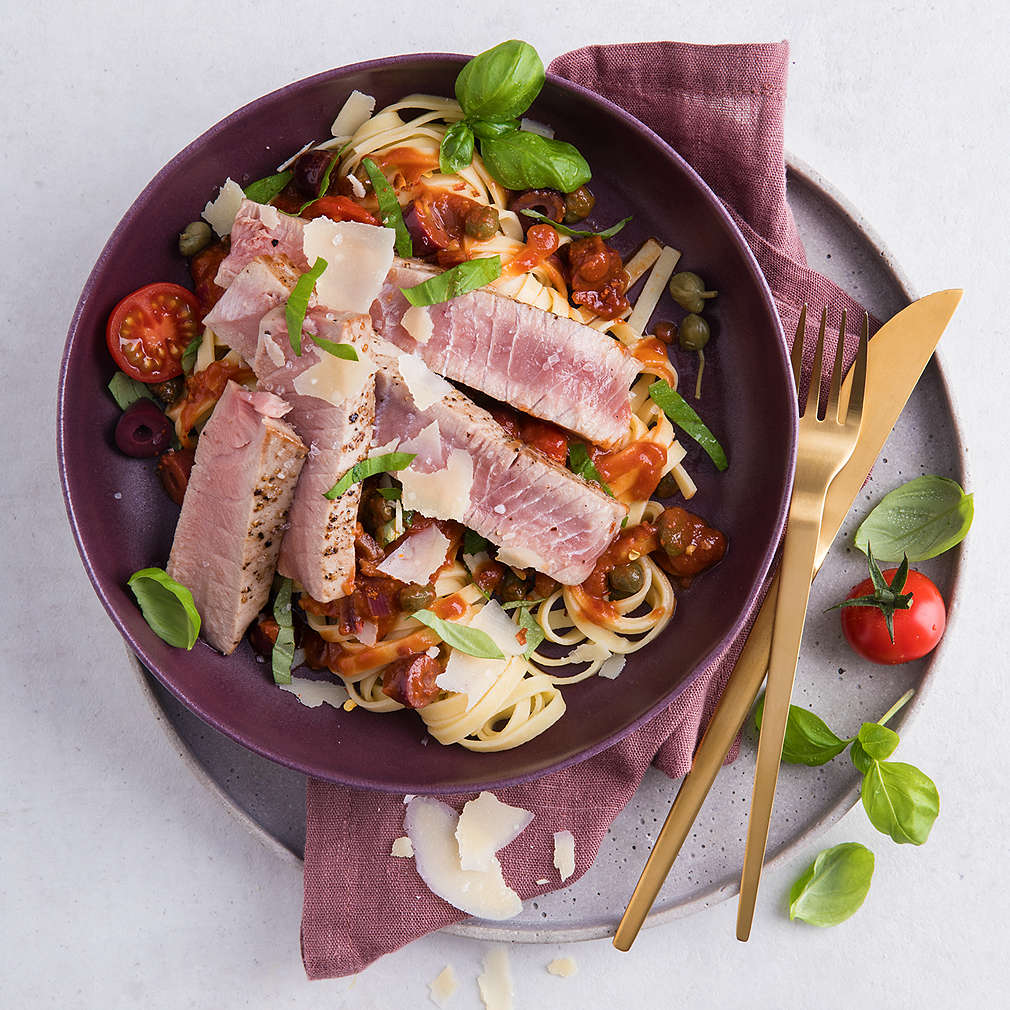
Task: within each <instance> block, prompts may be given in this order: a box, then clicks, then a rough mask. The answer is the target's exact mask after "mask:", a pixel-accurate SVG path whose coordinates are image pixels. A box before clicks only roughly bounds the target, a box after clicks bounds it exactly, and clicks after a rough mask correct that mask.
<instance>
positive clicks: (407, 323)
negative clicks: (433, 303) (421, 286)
mask: <svg viewBox="0 0 1010 1010" xmlns="http://www.w3.org/2000/svg"><path fill="white" fill-rule="evenodd" d="M400 325H401V326H402V327H403V328H404V329H405V330H406V331H407V332H408V333H409V334H410V335H411V336H412V337H413V338H414V339H415V340H416V341H417V342H418V343H419V344H426V343H428V341H429V340H430V339H431V334H432V332H433V331H434V329H435V324H434V323H433V322H432V321H431V313H430V312H429V311H428V308H427V306H425V305H411V307H410V308H409V309H407V311H406V312H404V314H403V318H402V319H401V320H400Z"/></svg>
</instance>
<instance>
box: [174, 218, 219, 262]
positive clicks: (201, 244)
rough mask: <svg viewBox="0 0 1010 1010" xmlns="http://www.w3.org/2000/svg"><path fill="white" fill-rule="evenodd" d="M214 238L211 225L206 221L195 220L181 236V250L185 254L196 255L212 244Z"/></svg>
mask: <svg viewBox="0 0 1010 1010" xmlns="http://www.w3.org/2000/svg"><path fill="white" fill-rule="evenodd" d="M212 238H213V235H212V234H211V230H210V225H209V224H207V222H206V221H194V222H193V223H192V224H188V225H186V230H185V231H184V232H183V233H182V234H181V235H180V236H179V252H181V253H182V255H183V256H195V255H196V254H197V253H198V252H199V251H200V250H201V249H206V248H207V246H209V245H210V240H211V239H212Z"/></svg>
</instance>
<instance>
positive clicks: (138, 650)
mask: <svg viewBox="0 0 1010 1010" xmlns="http://www.w3.org/2000/svg"><path fill="white" fill-rule="evenodd" d="M470 58H471V57H469V56H466V55H464V54H459V53H439V52H423V53H407V54H402V55H398V56H386V57H381V58H377V59H371V60H364V61H361V62H358V63H351V64H346V65H343V66H340V67H332V68H330V69H328V70H324V71H321V72H320V73H317V74H313V75H310V76H309V77H304V78H300V79H299V80H297V81H292V82H290V83H288V84H285V85H283V86H282V87H280V88H276V89H274V90H273V91H270V92H268V93H266V94H264V95H261V96H259V97H257V98H255V99H253V100H251V101H249V102H246V103H245V104H244V105H242V106H240V107H239V108H238V109H236V110H235V111H234V112H231V113H230V114H229V115H227V116H225V117H224V118H223V119H221V120H219V121H218V122H217V123H215V124H213V125H212V126H210V127H209V128H208V129H207V130H205V131H204V132H203V133H201V134H200V135H199V136H197V137H196V138H194V139H193V140H192V141H191V142H190V143H189V144H187V145H186V146H185V147H184V148H182V149H181V150H180V151H179V152H178V153H177V154H176V155H175V156H174V157H173V158H171V159H170V160H169V161H168V162H166V163H165V165H164V166H163V167H162V168H161V169H160V170H159V171H158V172H157V173H156V174H155V175H154V177H153V178H152V179H151V181H150V182H148V184H147V185H146V186H145V187H144V188H143V189H142V190H141V192H140V193H139V194H138V195H137V196H136V197H135V198H134V200H133V201H132V202H131V203H130V206H129V207H128V208H127V210H126V211H125V213H124V214H123V216H122V217H121V218H120V220H119V222H118V224H117V225H116V227H115V228H114V229H113V231H112V233H111V235H110V236H109V238H108V240H107V241H106V243H105V245H104V246H103V247H102V251H101V253H100V254H99V256H98V258H97V260H96V261H95V264H94V266H93V268H92V270H91V272H90V273H89V275H88V278H87V280H86V282H85V284H84V287H83V288H82V290H81V295H80V298H79V299H78V302H77V305H76V307H75V309H74V313H73V316H72V317H71V321H70V325H69V327H68V330H67V338H66V342H65V345H64V349H63V356H62V359H61V362H60V372H59V382H58V400H57V411H56V415H57V416H56V453H57V463H58V469H59V475H60V486H61V490H62V493H63V500H64V504H65V506H66V510H67V517H68V520H69V522H70V527H71V532H72V533H73V537H74V542H75V543H76V545H77V549H78V553H79V554H80V556H81V560H82V562H83V563H84V567H85V570H86V572H87V574H88V578H89V579H90V581H91V584H92V586H93V588H94V590H95V593H96V594H97V596H98V598H99V599H100V600H101V602H102V605H103V606H104V607H105V610H106V612H107V613H108V615H109V617H110V618H111V619H112V622H113V624H114V625H115V626H116V628H117V630H118V631H119V633H120V635H122V637H123V638H124V640H125V642H126V643H127V645H128V647H129V648H130V649H131V651H132V652H133V653H134V654H135V655H136V656H137V657H138V658H139V659H140V661H141V662H142V663H144V665H145V666H146V667H147V668H148V669H150V670H151V671H152V672H153V673H154V674H155V675H156V676H157V677H158V678H159V680H161V681H162V682H163V683H164V684H165V686H166V687H167V688H168V689H169V690H170V691H172V693H173V694H175V695H176V697H178V698H179V699H180V701H182V702H183V703H184V704H185V705H186V706H187V707H188V708H190V709H191V710H192V711H193V712H194V713H195V714H196V715H198V716H199V717H200V718H201V719H202V720H204V721H205V722H206V723H208V724H209V725H211V726H213V727H214V728H215V729H217V730H219V731H220V732H223V733H225V734H226V735H228V736H229V737H231V738H232V739H234V740H236V741H237V742H239V743H241V744H242V745H243V746H246V747H249V748H250V749H252V750H254V751H255V752H257V753H259V754H262V755H263V756H264V757H267V758H269V759H270V760H273V761H277V762H278V763H280V764H283V765H286V766H287V767H290V768H294V769H296V770H298V771H301V772H303V773H304V774H306V775H313V776H318V777H320V778H323V779H326V780H327V781H332V782H338V783H340V784H343V785H348V786H352V787H355V788H361V789H369V790H374V791H381V792H401V791H406V792H411V791H413V792H417V791H418V789H419V784H418V783H417V782H411V781H409V780H404V781H402V782H400V781H396V782H385V783H383V784H379V783H376V782H375V781H371V780H368V779H364V778H361V777H360V776H356V775H353V774H345V775H343V776H342V777H341V778H339V779H337V778H334V777H333V772H332V771H331V770H329V769H325V768H322V767H312V766H310V765H308V764H306V763H304V762H301V761H297V760H293V759H290V758H288V757H286V756H285V755H284V754H282V753H279V752H277V751H276V750H274V749H273V748H271V747H269V746H266V745H263V744H261V743H258V742H256V741H255V740H254V739H251V738H249V737H247V736H244V735H242V734H241V733H240V732H236V731H233V730H231V729H230V728H229V727H228V726H227V725H225V724H224V723H223V722H222V720H220V719H219V718H217V717H215V715H214V714H213V713H211V712H208V711H206V709H205V707H204V706H201V705H199V704H198V703H196V702H195V701H194V700H193V699H191V698H189V697H186V696H185V695H184V694H182V693H181V692H180V691H179V690H178V689H177V688H176V686H175V684H174V683H173V682H172V679H171V678H166V677H163V676H162V674H161V672H160V671H159V670H158V669H157V666H156V664H153V663H152V662H150V661H149V659H148V657H147V655H146V650H145V649H144V647H143V645H142V644H141V643H140V642H139V641H137V640H136V638H135V637H134V636H133V635H132V634H131V632H130V631H129V630H128V629H127V628H126V626H125V624H124V623H123V622H122V620H121V619H120V617H119V615H118V613H117V611H116V609H115V608H114V607H113V605H112V602H111V600H110V599H109V597H108V595H107V593H106V592H105V591H104V589H103V587H102V584H101V582H100V580H99V578H98V575H97V573H96V570H95V567H94V565H93V564H92V559H91V554H90V552H89V550H88V546H87V544H86V543H85V541H84V537H83V535H82V531H81V528H80V526H79V524H78V520H77V516H76V512H75V508H74V502H73V499H72V496H71V492H70V478H69V473H68V460H67V456H66V452H65V431H66V424H67V417H66V411H65V405H66V393H67V384H68V379H69V363H70V352H71V348H72V346H73V344H74V341H75V338H76V336H77V331H78V327H79V324H80V319H81V316H82V315H83V313H84V311H85V307H86V306H87V304H88V303H89V302H90V299H91V297H92V295H93V294H94V292H95V289H96V287H97V280H98V275H99V273H100V272H101V270H102V267H103V266H104V264H105V262H106V261H107V260H108V258H109V257H110V256H111V254H112V250H113V248H114V247H115V246H116V244H117V243H118V241H119V238H120V236H121V234H122V233H123V232H124V231H125V230H126V229H127V228H128V227H129V226H130V225H131V224H132V223H133V221H134V219H135V218H136V217H137V216H138V214H139V213H140V209H139V205H141V204H142V203H145V200H146V198H148V197H149V196H150V195H151V194H152V192H154V191H156V190H157V189H158V187H159V186H160V185H161V183H162V181H163V179H164V178H165V177H166V176H168V175H169V174H170V173H171V172H172V171H173V169H175V167H176V166H177V165H178V164H179V163H180V162H182V161H184V160H185V159H187V158H188V157H189V155H190V153H191V151H193V149H194V148H197V147H203V146H204V145H206V144H208V143H210V142H213V140H214V139H215V137H216V136H217V135H218V134H220V133H221V132H223V131H224V130H226V129H227V128H228V127H229V126H231V125H232V124H233V123H234V122H235V120H237V119H240V118H242V117H244V116H245V115H247V114H248V112H249V111H250V110H252V109H253V108H254V107H255V106H258V105H260V104H261V103H264V102H267V101H276V100H278V99H280V98H282V97H283V96H284V95H285V94H287V93H289V92H294V91H296V90H302V89H305V88H308V87H311V85H313V84H314V83H323V82H326V81H329V80H331V79H333V78H336V77H341V76H344V75H350V74H356V73H363V72H370V71H382V70H385V69H388V68H390V67H392V66H394V65H395V66H398V67H401V66H408V67H409V66H411V65H414V64H430V63H432V62H443V63H444V62H449V63H452V64H457V63H458V64H462V63H464V62H466V61H467V60H469V59H470ZM548 86H550V87H551V88H554V89H557V90H560V91H562V92H569V93H572V94H573V95H575V96H577V97H579V98H580V99H582V100H584V101H586V102H588V103H590V104H591V105H596V106H598V107H600V108H602V110H603V111H605V112H606V113H607V114H608V115H610V116H612V117H614V118H616V119H618V120H620V121H621V122H622V124H623V125H624V126H625V128H627V129H629V130H631V131H633V132H635V133H637V134H639V135H640V136H641V137H642V138H643V139H645V140H646V141H647V142H648V143H650V144H651V145H653V146H654V147H657V148H658V149H659V150H660V152H661V153H662V154H663V156H664V157H665V158H667V159H668V160H672V161H674V162H675V163H677V164H678V165H679V167H680V169H681V170H682V171H683V172H684V173H685V175H686V176H687V178H688V179H689V180H690V182H691V183H692V184H693V185H694V188H695V190H696V191H697V193H698V195H699V197H700V198H701V199H704V200H705V201H706V202H707V203H708V204H709V207H710V208H711V210H712V211H713V212H714V213H715V214H716V215H717V217H719V218H721V220H722V222H723V224H724V225H725V227H726V228H727V230H728V232H729V234H730V236H731V238H732V239H733V240H734V241H735V244H736V245H737V247H738V249H739V251H740V253H741V255H742V256H743V259H744V262H745V264H746V266H747V267H748V269H749V271H750V274H751V276H752V278H753V279H754V281H755V282H756V284H757V289H758V294H759V297H760V299H761V301H762V302H763V303H764V307H765V310H766V313H767V316H768V318H769V319H770V320H771V322H772V325H773V329H774V331H775V332H776V334H777V335H778V340H777V341H776V342H775V347H774V348H771V349H769V350H770V351H771V352H772V353H773V354H774V356H775V358H776V362H775V363H776V364H777V365H778V367H779V368H780V370H781V372H782V374H783V376H784V378H785V380H786V382H785V384H784V386H783V387H782V388H783V389H786V390H788V395H789V399H790V403H791V405H792V407H793V410H792V411H790V412H789V414H788V419H789V431H788V435H787V439H786V442H785V445H784V448H785V453H786V462H787V465H786V475H785V481H784V485H783V489H782V495H781V497H780V499H779V502H778V505H777V509H776V514H775V520H774V523H773V525H772V529H771V531H770V534H771V535H770V536H769V539H768V544H767V546H766V549H765V551H764V552H763V554H762V556H761V559H760V562H759V564H758V566H757V568H756V569H755V571H754V575H753V578H752V580H751V584H750V586H749V587H748V591H747V596H746V598H747V604H746V606H744V607H743V608H741V610H740V612H739V613H738V614H737V615H736V617H735V619H734V621H733V622H732V624H731V625H730V627H729V628H728V629H727V630H726V632H725V633H724V634H723V636H722V637H721V638H720V639H719V640H718V642H716V643H714V644H713V646H712V648H711V649H709V651H708V652H706V653H705V654H704V655H703V656H702V658H701V659H700V660H699V662H698V663H697V664H696V665H695V667H694V668H693V669H692V670H691V671H690V672H689V673H688V674H687V676H686V677H684V678H683V680H682V681H680V683H678V684H676V685H675V686H674V687H672V688H671V689H670V690H669V691H667V692H665V693H663V694H661V695H659V696H657V697H656V699H655V700H654V701H653V703H652V704H651V705H650V706H649V707H648V708H647V709H646V710H645V711H644V712H643V713H642V714H641V715H639V716H638V717H636V718H635V719H633V720H631V721H630V722H629V723H628V724H627V725H625V726H623V727H621V728H619V729H617V730H615V731H614V732H613V733H611V734H608V735H606V736H604V737H603V738H602V739H601V740H599V741H597V742H596V743H594V744H591V745H589V746H588V747H586V748H584V749H582V750H579V751H576V752H575V753H573V754H569V755H567V756H566V757H564V758H561V759H559V760H558V761H555V762H552V763H549V764H546V765H544V766H542V767H540V768H538V769H535V770H532V771H525V772H522V773H519V774H516V775H508V776H506V777H504V778H489V779H487V780H486V781H485V780H481V781H480V782H478V783H474V784H469V783H468V784H466V785H465V786H464V787H463V788H465V789H466V790H467V791H473V790H477V789H480V788H487V789H497V788H501V787H503V786H508V785H513V784H516V783H520V782H526V781H530V780H533V779H537V778H541V777H543V776H545V775H548V774H551V773H553V772H557V771H562V770H563V769H565V768H569V767H571V766H572V765H575V764H578V763H580V762H582V761H585V760H587V759H589V758H591V757H593V756H595V755H596V754H599V753H600V752H601V751H604V750H606V749H608V748H610V747H613V746H614V745H615V744H617V743H619V742H620V741H621V740H624V739H625V738H626V737H628V736H630V735H631V734H632V733H634V732H635V731H636V730H638V729H640V728H641V727H642V726H643V725H644V724H645V723H647V722H648V721H649V720H651V719H652V718H654V717H655V716H656V715H658V714H659V713H660V712H661V711H662V709H663V708H664V707H668V706H669V705H671V704H672V703H673V702H674V701H676V700H677V698H678V697H680V695H681V694H683V693H684V692H685V691H686V690H688V688H690V686H691V685H692V684H693V683H695V681H697V680H698V678H699V677H700V676H701V675H702V673H704V672H705V670H706V669H707V668H708V667H709V666H710V665H711V664H712V662H713V660H714V659H715V658H717V657H718V656H719V655H720V654H721V653H723V652H724V651H725V650H726V648H727V646H728V645H729V644H730V643H731V642H732V641H733V639H734V638H736V637H737V636H738V635H739V634H740V632H741V631H742V630H743V629H744V627H745V626H746V624H747V621H748V620H749V618H750V616H751V615H752V614H753V612H754V610H755V607H756V606H757V604H758V602H759V597H760V595H761V588H762V586H763V585H764V583H765V580H766V578H767V576H768V573H769V571H770V568H771V565H772V561H773V559H774V557H775V554H776V551H777V549H778V545H779V542H780V540H781V537H782V533H783V530H784V528H785V522H786V516H787V513H788V505H789V500H790V496H791V492H792V482H793V476H794V472H795V465H796V438H797V418H796V413H797V412H796V409H795V408H796V396H795V387H794V384H793V378H792V370H791V367H790V364H789V357H788V353H787V350H786V342H785V337H784V334H783V330H782V324H781V320H780V318H779V314H778V310H777V308H776V305H775V301H774V298H773V296H772V293H771V289H770V287H769V286H768V282H767V279H766V278H765V276H764V272H763V271H762V270H761V267H760V265H759V264H758V262H757V259H756V257H755V255H754V252H753V250H752V249H751V247H750V245H749V244H748V243H747V240H746V239H745V238H744V236H743V233H742V232H741V230H740V228H739V227H738V225H737V223H736V221H735V220H734V219H733V216H732V214H730V212H729V210H728V209H727V208H726V206H725V205H724V204H723V202H722V200H721V199H720V198H719V197H718V196H717V195H716V193H715V192H714V191H713V190H712V189H711V187H710V186H709V185H708V184H707V183H706V182H705V181H704V179H702V177H701V176H700V175H699V174H698V173H697V172H696V171H695V170H694V168H693V167H692V166H691V165H690V164H688V162H687V161H686V160H685V159H684V158H683V157H682V156H681V155H680V154H679V153H678V152H677V151H676V150H675V149H674V148H673V147H672V146H671V145H670V144H668V143H667V142H666V141H665V140H663V138H662V137H660V136H659V135H658V134H657V133H656V132H655V131H653V130H652V129H651V128H649V127H648V126H646V125H645V124H644V123H642V122H641V121H640V120H638V119H636V118H635V117H634V116H632V115H631V114H630V113H629V112H627V111H626V110H625V109H623V108H621V107H620V106H619V105H617V104H615V103H614V102H611V101H610V100H609V99H607V98H605V97H604V96H602V95H600V94H598V93H597V92H595V91H592V90H590V89H588V88H585V87H582V86H581V85H579V84H576V83H574V82H572V81H569V80H566V79H565V78H563V77H559V76H558V75H556V74H553V73H550V72H547V73H546V75H545V83H544V88H547V87H548ZM780 448H783V446H780ZM460 789H461V787H460V785H459V784H449V785H435V786H432V785H430V784H421V785H420V790H421V791H425V792H427V793H429V794H433V795H434V794H446V793H452V792H459V791H460Z"/></svg>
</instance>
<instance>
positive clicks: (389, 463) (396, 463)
mask: <svg viewBox="0 0 1010 1010" xmlns="http://www.w3.org/2000/svg"><path fill="white" fill-rule="evenodd" d="M416 455H417V453H414V452H387V453H386V454H385V455H383V456H369V458H368V459H363V460H362V461H361V462H360V463H355V464H354V466H352V467H351V469H350V470H348V471H347V473H345V474H344V476H343V477H341V478H340V480H338V481H337V483H336V484H334V485H333V487H331V488H330V490H329V491H327V492H326V494H324V495H323V497H324V498H329V499H330V501H333V500H334V499H335V498H339V497H340V496H341V495H342V494H343V493H344V492H345V491H347V489H348V488H350V487H351V486H352V485H354V484H358V483H360V482H361V481H363V480H364V479H365V478H366V477H374V476H375V475H376V474H377V473H396V472H397V471H398V470H404V469H406V468H407V467H408V466H410V464H411V463H412V462H413V460H414V457H415V456H416ZM404 520H405V521H406V517H404Z"/></svg>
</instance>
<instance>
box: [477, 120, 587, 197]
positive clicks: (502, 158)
mask: <svg viewBox="0 0 1010 1010" xmlns="http://www.w3.org/2000/svg"><path fill="white" fill-rule="evenodd" d="M480 153H481V157H482V158H483V159H484V164H485V165H486V166H487V170H488V171H489V172H490V173H491V175H492V176H494V178H495V179H497V180H498V182H500V183H501V184H502V185H503V186H505V187H506V188H507V189H544V188H548V189H559V190H561V192H562V193H571V192H572V191H573V190H576V189H578V188H579V186H584V185H585V184H586V183H587V182H589V180H590V179H591V178H592V177H593V173H592V172H591V171H590V169H589V164H588V162H587V161H586V159H585V158H583V157H582V155H581V154H579V152H578V150H577V149H576V148H574V147H573V146H572V145H571V144H567V143H565V141H563V140H552V139H550V138H548V137H541V136H540V134H539V133H530V132H529V131H528V130H517V131H516V132H515V133H507V134H505V135H504V136H502V137H496V138H494V139H493V140H483V141H481V145H480Z"/></svg>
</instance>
